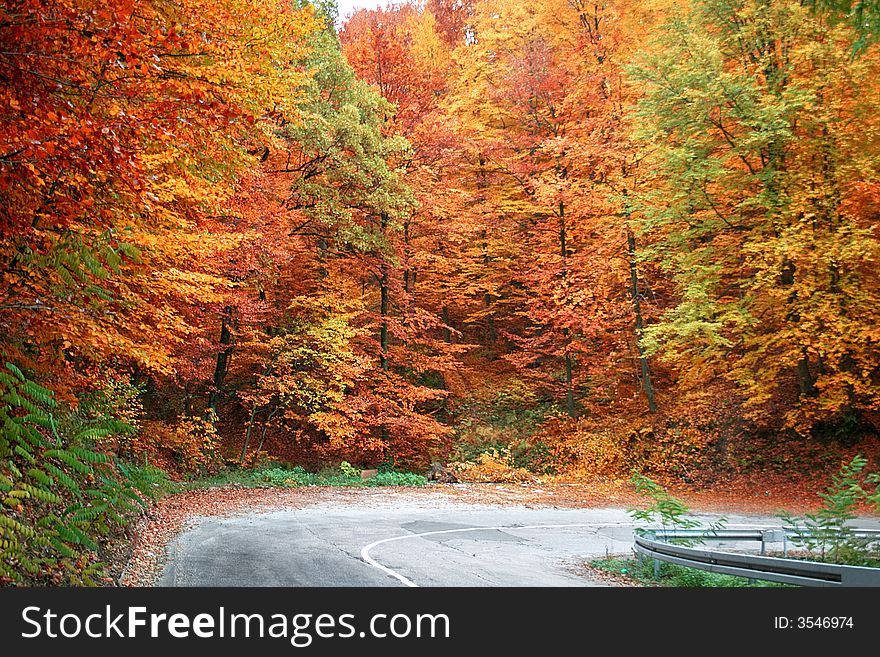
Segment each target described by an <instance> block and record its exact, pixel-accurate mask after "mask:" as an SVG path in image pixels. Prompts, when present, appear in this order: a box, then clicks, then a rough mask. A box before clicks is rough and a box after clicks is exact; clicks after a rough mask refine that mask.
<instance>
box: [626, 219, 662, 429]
mask: <svg viewBox="0 0 880 657" xmlns="http://www.w3.org/2000/svg"><path fill="white" fill-rule="evenodd" d="M626 243H627V251H628V254H629V276H630V294H631V296H632V304H633V313H634V314H635V316H636V345H637V346H638V350H639V366H640V367H641V370H642V389H643V390H644V391H645V396H646V397H647V398H648V410H649V411H650V412H651V413H655V412H656V411H657V403H656V401H655V399H654V382H653V380H652V379H651V369H650V367H648V358H647V356H646V355H645V348H644V347H643V346H642V329H643V327H644V320H643V319H642V301H641V295H640V293H639V272H638V269H637V266H636V237H635V235H633V233H632V231H631V230H629V229H627V231H626Z"/></svg>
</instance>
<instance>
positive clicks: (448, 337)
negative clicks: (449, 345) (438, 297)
mask: <svg viewBox="0 0 880 657" xmlns="http://www.w3.org/2000/svg"><path fill="white" fill-rule="evenodd" d="M442 313H443V314H442V320H443V341H444V342H452V331H450V330H449V308H448V307H447V306H443V310H442Z"/></svg>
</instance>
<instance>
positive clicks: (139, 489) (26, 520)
mask: <svg viewBox="0 0 880 657" xmlns="http://www.w3.org/2000/svg"><path fill="white" fill-rule="evenodd" d="M62 410H63V409H62ZM58 411H59V409H58V406H57V403H56V402H55V400H54V399H53V396H52V393H51V392H50V391H49V390H47V389H45V388H43V387H42V386H40V385H37V384H36V383H34V382H33V381H30V380H29V379H28V378H27V377H26V376H25V374H24V373H23V372H22V371H21V370H20V369H19V368H18V367H16V366H15V365H14V364H12V363H6V365H5V368H0V504H2V507H3V509H2V511H3V515H2V516H0V557H2V559H0V581H5V582H6V583H17V584H28V583H37V582H48V583H54V584H76V585H82V584H86V585H94V584H97V581H96V578H97V577H99V576H100V575H101V572H102V571H101V568H102V565H101V564H100V563H99V562H98V561H97V554H96V553H97V552H98V550H99V549H100V542H101V541H102V540H103V539H105V538H106V537H108V536H109V535H110V534H111V532H112V530H113V529H115V528H118V527H119V526H121V525H123V524H124V523H125V517H124V516H125V514H127V513H132V512H136V511H137V510H138V509H140V508H142V507H143V506H145V505H146V499H147V498H150V497H154V496H156V495H157V494H159V492H160V490H161V486H162V482H163V477H164V473H161V471H158V470H155V469H151V468H134V467H131V466H128V465H126V464H124V463H122V462H120V461H118V460H116V459H114V458H113V457H111V456H109V455H108V454H105V453H103V452H100V451H96V450H95V449H93V447H92V443H93V441H94V439H95V438H96V437H97V436H106V435H108V434H109V433H110V432H112V431H113V428H112V427H108V426H102V425H101V424H89V425H88V426H82V425H80V426H78V427H77V426H74V425H70V423H69V422H68V423H67V427H66V428H67V430H68V431H69V432H68V433H64V434H62V433H61V432H59V430H58V423H57V422H56V420H55V413H57V412H58ZM62 414H63V413H62Z"/></svg>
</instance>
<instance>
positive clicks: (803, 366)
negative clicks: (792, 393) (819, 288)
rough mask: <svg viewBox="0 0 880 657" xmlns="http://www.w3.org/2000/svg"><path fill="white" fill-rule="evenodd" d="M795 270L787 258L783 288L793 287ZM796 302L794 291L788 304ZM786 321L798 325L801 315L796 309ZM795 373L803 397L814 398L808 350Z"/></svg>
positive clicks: (814, 386) (802, 354)
mask: <svg viewBox="0 0 880 657" xmlns="http://www.w3.org/2000/svg"><path fill="white" fill-rule="evenodd" d="M795 269H796V267H795V265H794V263H793V262H792V261H791V260H789V259H788V258H786V259H785V260H784V261H783V263H782V275H781V276H780V282H781V284H782V286H783V287H792V286H793V285H794V277H795ZM796 301H797V292H795V291H792V293H791V294H790V295H789V297H788V303H789V304H790V305H792V306H794V304H795V302H796ZM786 319H787V320H788V321H789V322H792V323H793V324H797V323H799V322H800V321H801V318H800V314H799V313H798V312H797V311H796V310H794V309H792V310H790V311H789V312H788V315H787V317H786ZM795 371H796V373H797V382H798V390H799V391H800V394H801V396H803V397H812V396H813V395H815V394H816V385H815V381H814V380H813V374H812V373H811V372H810V358H809V355H808V354H807V350H806V349H801V357H800V359H798V362H797V365H796V366H795Z"/></svg>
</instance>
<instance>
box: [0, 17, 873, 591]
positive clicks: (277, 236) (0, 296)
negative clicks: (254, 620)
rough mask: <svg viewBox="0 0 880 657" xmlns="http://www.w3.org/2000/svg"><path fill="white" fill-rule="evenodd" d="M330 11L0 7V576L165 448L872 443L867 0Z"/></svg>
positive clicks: (539, 454)
mask: <svg viewBox="0 0 880 657" xmlns="http://www.w3.org/2000/svg"><path fill="white" fill-rule="evenodd" d="M337 12H338V10H337V8H336V6H335V3H334V2H333V0H329V1H321V0H319V1H317V2H314V3H309V2H307V1H306V0H109V1H107V0H103V1H97V0H3V2H2V3H0V43H2V47H0V120H2V130H0V281H2V282H0V356H2V358H0V494H2V495H0V497H2V498H4V499H3V500H2V504H3V516H2V517H0V551H2V552H3V566H2V570H0V580H2V581H6V582H14V581H18V580H22V579H28V578H30V579H39V578H40V577H42V575H40V574H39V573H45V572H47V569H48V570H49V571H51V570H52V569H53V568H57V569H58V571H59V572H63V573H64V576H63V577H64V580H63V581H73V582H80V581H88V577H89V574H90V573H91V572H92V571H91V570H90V569H91V568H93V566H94V564H93V562H94V561H95V559H96V557H94V554H93V551H95V550H97V549H98V547H99V543H100V540H101V539H100V536H103V535H105V534H108V533H111V532H112V529H113V527H114V526H116V525H119V524H121V523H123V522H124V517H125V515H126V514H127V513H128V512H129V511H130V510H131V509H135V508H137V505H138V504H139V503H140V501H142V499H143V496H144V494H145V491H147V492H148V491H149V488H150V486H153V485H155V481H156V480H157V479H158V478H162V477H167V476H170V477H171V478H181V477H188V476H195V475H204V474H210V473H216V472H218V471H221V470H223V469H228V468H247V467H257V466H259V465H260V464H262V463H266V462H274V463H285V464H289V465H299V466H302V467H303V468H306V469H308V470H310V471H317V470H318V469H320V468H322V467H325V466H328V465H332V466H334V467H335V466H338V465H339V464H340V463H341V462H345V463H346V465H350V467H357V468H376V469H390V470H396V471H401V472H420V473H424V472H426V471H427V470H428V468H429V467H430V465H431V464H432V463H442V464H448V463H459V464H470V465H471V466H472V467H474V468H477V469H479V468H480V467H483V468H490V467H495V468H496V469H505V470H511V471H524V472H531V473H536V474H539V475H547V476H558V477H562V476H565V477H573V478H577V477H582V478H583V477H591V476H606V477H623V478H625V477H626V476H627V474H628V473H629V472H630V471H631V470H632V468H633V467H635V466H638V467H639V469H640V470H641V471H643V472H645V473H647V474H650V475H651V476H654V477H658V478H660V479H664V480H669V481H684V482H687V483H688V484H693V485H708V484H711V481H712V478H713V477H715V476H718V475H719V474H720V473H728V474H729V473H730V472H732V471H735V470H737V469H738V468H739V469H742V468H745V467H747V466H750V465H751V466H754V465H756V464H757V466H760V467H775V466H780V467H786V468H787V467H789V466H792V460H795V456H796V455H800V456H799V458H801V459H805V460H806V463H805V465H806V467H807V469H810V468H817V469H821V467H822V464H823V463H824V461H822V458H824V457H821V458H820V457H819V456H817V455H827V454H830V455H831V456H829V457H828V458H827V461H828V463H827V464H830V465H837V464H839V458H837V457H836V456H835V455H839V454H841V453H844V452H846V450H855V449H868V451H870V448H872V446H873V447H874V448H876V445H877V443H878V440H880V437H878V433H880V268H878V262H880V232H878V227H880V112H878V111H877V108H878V107H880V50H878V48H880V45H878V46H875V44H874V41H875V36H876V35H877V34H880V4H877V3H873V2H849V1H840V0H836V1H835V0H824V1H823V0H609V1H607V2H593V1H589V2H588V1H587V0H542V1H541V2H531V1H528V0H425V1H423V2H415V1H414V2H411V3H400V4H393V5H389V6H388V7H387V8H385V9H377V10H359V11H357V12H355V13H354V14H353V15H351V16H343V17H338V16H337ZM803 450H806V451H803ZM810 450H813V451H810ZM877 451H878V453H880V450H877ZM835 459H836V460H835ZM792 467H793V466H792ZM10 564H12V565H10ZM55 581H58V580H57V579H56V580H55Z"/></svg>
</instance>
